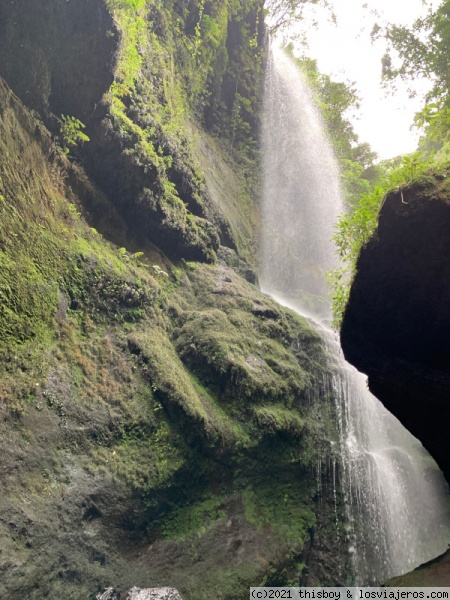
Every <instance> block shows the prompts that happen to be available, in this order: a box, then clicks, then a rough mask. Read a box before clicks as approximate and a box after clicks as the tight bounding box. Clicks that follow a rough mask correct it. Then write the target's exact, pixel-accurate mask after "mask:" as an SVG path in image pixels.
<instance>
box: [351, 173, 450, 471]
mask: <svg viewBox="0 0 450 600" xmlns="http://www.w3.org/2000/svg"><path fill="white" fill-rule="evenodd" d="M448 189H449V182H448V180H447V179H446V178H445V177H439V178H436V179H435V180H434V181H432V182H431V181H430V182H428V183H426V184H423V183H422V184H421V185H419V184H415V185H412V186H411V187H409V188H404V189H402V190H398V191H396V192H392V193H390V194H389V195H388V196H387V197H386V199H385V202H384V204H383V206H382V208H381V211H380V215H379V222H378V229H377V231H376V233H375V235H374V236H373V237H372V239H371V240H370V242H369V243H368V244H367V245H366V246H365V247H364V248H363V250H362V251H361V254H360V257H359V260H358V264H357V275H356V277H355V280H354V283H353V285H352V289H351V294H350V299H349V303H348V307H347V310H346V313H345V317H344V321H343V325H342V331H341V341H342V347H343V350H344V354H345V356H346V358H347V360H348V361H349V362H351V363H353V364H354V365H355V366H356V367H357V368H358V369H359V370H360V371H363V372H364V373H366V374H367V375H368V376H369V388H370V390H371V391H372V392H373V393H374V394H375V396H377V397H378V398H379V399H380V400H381V401H382V402H383V404H384V405H385V406H386V407H387V408H388V409H389V410H390V411H391V412H392V413H393V414H394V415H396V416H397V417H398V418H399V419H400V421H401V422H402V423H403V424H404V425H405V427H407V429H409V430H410V431H411V432H412V433H413V434H414V435H415V436H416V437H418V438H419V439H420V440H421V441H422V443H423V445H424V446H425V447H426V448H427V450H428V451H429V452H430V453H431V454H432V456H433V457H434V458H435V460H436V462H437V463H438V464H439V466H440V468H441V469H442V470H443V471H444V474H445V476H446V478H447V481H450V452H449V444H448V422H449V418H450V401H449V399H450V344H449V340H450V311H449V306H450V260H449V257H450V200H449V193H448Z"/></svg>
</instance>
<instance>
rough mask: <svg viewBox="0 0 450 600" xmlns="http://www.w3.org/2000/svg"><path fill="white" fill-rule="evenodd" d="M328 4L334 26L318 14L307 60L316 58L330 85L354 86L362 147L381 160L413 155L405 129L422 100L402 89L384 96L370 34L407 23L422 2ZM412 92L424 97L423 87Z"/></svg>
mask: <svg viewBox="0 0 450 600" xmlns="http://www.w3.org/2000/svg"><path fill="white" fill-rule="evenodd" d="M332 4H333V10H334V12H335V14H336V17H337V26H336V25H333V24H332V23H331V22H330V19H329V16H328V17H327V13H326V12H323V13H319V16H318V18H319V22H320V27H318V28H317V29H313V28H311V30H310V31H309V32H308V34H307V38H308V41H309V50H308V51H307V55H308V56H310V57H311V58H315V59H317V61H318V66H319V70H320V71H321V72H323V73H327V74H329V75H331V76H332V78H333V79H334V80H335V81H345V80H350V81H354V82H355V83H356V88H357V90H358V93H359V95H360V96H361V98H362V102H361V111H360V113H359V119H358V120H352V121H353V124H354V128H355V131H356V133H357V134H358V135H359V138H360V141H361V142H369V143H370V145H371V146H372V148H373V150H375V151H376V152H377V153H378V155H379V157H380V158H381V159H384V158H391V157H393V156H397V155H398V154H403V153H407V152H412V151H414V150H415V149H416V147H417V141H418V134H417V132H415V131H414V132H413V131H411V130H410V126H411V124H412V120H413V116H414V113H415V112H416V111H417V110H419V109H420V108H421V106H422V100H421V99H420V98H419V97H416V98H414V99H410V98H409V97H408V93H407V89H406V86H401V88H400V89H399V92H398V93H397V94H395V96H392V95H389V96H386V92H385V91H384V90H383V89H382V88H381V84H380V76H381V57H382V56H383V54H384V52H385V46H384V44H383V42H382V41H380V42H378V43H376V44H375V45H372V43H371V40H370V32H371V30H372V27H373V24H374V23H375V22H378V23H381V22H382V19H383V18H384V19H385V20H387V21H390V22H395V23H399V24H405V25H407V24H410V23H412V22H413V21H414V20H415V19H416V18H417V17H418V16H420V15H421V14H424V12H425V10H426V7H424V4H423V2H422V0H376V1H375V0H334V2H332ZM374 10H376V11H377V12H378V13H379V15H380V16H377V15H375V14H374ZM328 14H329V13H328ZM417 89H418V90H419V91H420V92H422V93H423V91H425V90H426V86H425V84H423V83H422V84H420V87H419V88H417Z"/></svg>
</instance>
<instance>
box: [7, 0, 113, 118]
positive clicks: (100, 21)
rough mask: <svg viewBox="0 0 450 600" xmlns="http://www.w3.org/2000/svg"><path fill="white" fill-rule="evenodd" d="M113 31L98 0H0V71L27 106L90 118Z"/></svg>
mask: <svg viewBox="0 0 450 600" xmlns="http://www.w3.org/2000/svg"><path fill="white" fill-rule="evenodd" d="M117 44H118V33H117V30H116V27H115V25H114V22H113V19H112V18H111V15H110V14H109V13H108V11H107V9H106V6H105V4H104V2H103V1H102V0H39V1H35V0H1V1H0V55H1V57H2V60H1V63H0V75H1V76H2V77H3V78H4V79H6V81H7V82H8V83H9V85H10V86H11V87H12V88H13V90H14V91H15V93H16V94H17V95H18V96H19V97H20V98H21V100H22V101H23V102H24V103H25V104H26V105H27V106H29V107H30V108H33V109H35V110H37V111H38V112H40V113H42V114H44V115H47V116H48V115H49V113H50V112H51V113H54V114H55V115H58V116H59V115H61V114H67V115H73V116H75V117H77V118H78V119H81V120H82V121H83V122H84V123H88V122H90V121H91V119H92V117H93V113H94V110H95V107H96V106H97V105H98V104H99V103H100V101H101V98H102V96H103V94H104V93H105V92H106V90H107V89H108V88H109V86H110V85H111V83H112V81H113V67H114V55H115V52H116V49H117Z"/></svg>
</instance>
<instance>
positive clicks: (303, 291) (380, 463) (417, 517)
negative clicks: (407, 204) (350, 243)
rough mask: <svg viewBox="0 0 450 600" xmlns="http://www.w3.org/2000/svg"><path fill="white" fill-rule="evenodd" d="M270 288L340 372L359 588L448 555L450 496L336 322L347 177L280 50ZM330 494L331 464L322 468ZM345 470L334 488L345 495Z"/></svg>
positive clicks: (268, 235)
mask: <svg viewBox="0 0 450 600" xmlns="http://www.w3.org/2000/svg"><path fill="white" fill-rule="evenodd" d="M262 149H263V173H264V177H263V209H262V212H263V216H262V235H261V266H260V280H261V286H262V289H263V291H265V292H266V293H268V294H270V295H271V296H273V297H274V298H275V299H277V300H278V301H279V302H280V303H282V304H285V305H287V306H290V307H291V308H293V309H294V310H296V311H297V312H299V313H300V314H302V315H304V316H308V317H310V318H312V319H314V320H315V322H316V323H317V326H318V327H319V328H320V329H321V331H322V334H323V336H324V338H325V340H326V342H327V344H328V346H329V348H330V352H331V354H332V355H333V357H334V360H335V363H336V368H335V369H334V371H333V372H332V373H330V374H329V376H328V377H329V380H328V381H327V382H326V387H329V388H330V389H331V390H332V394H333V397H334V399H335V404H336V413H337V421H338V423H337V427H338V430H339V438H340V456H341V473H342V474H341V479H342V487H343V493H344V498H345V502H346V507H347V512H348V520H349V523H350V524H351V536H350V543H349V549H348V550H349V552H350V553H351V555H352V562H353V568H354V571H355V573H354V575H355V576H356V582H357V584H358V585H374V584H379V583H381V582H383V581H384V580H386V579H388V578H389V577H391V576H394V575H398V574H401V573H404V572H406V571H409V570H411V569H413V568H415V567H416V566H418V565H419V564H421V563H423V562H425V561H427V560H429V559H431V558H434V557H435V556H437V555H438V554H440V553H441V552H444V551H445V550H446V549H447V541H448V537H447V533H448V523H449V517H448V504H447V495H448V490H447V488H446V484H445V482H444V480H443V478H442V476H441V474H440V473H439V472H438V470H437V467H436V465H435V464H434V463H433V461H432V459H431V458H430V457H429V455H428V454H427V453H426V452H425V450H424V449H423V447H422V446H421V444H420V443H419V442H418V441H417V440H416V439H415V438H414V437H413V436H411V435H410V434H409V433H408V432H407V431H406V430H405V429H404V428H403V427H402V425H401V424H400V423H399V422H398V421H397V420H396V419H395V417H393V416H392V415H391V414H390V413H389V412H388V411H386V409H385V408H384V407H383V406H382V405H381V403H380V402H379V401H378V400H377V399H376V398H374V396H372V395H371V394H370V392H369V391H368V389H367V385H366V380H365V377H364V376H363V375H361V374H360V373H358V372H357V371H356V370H355V369H354V368H353V367H351V366H350V365H349V364H348V363H346V362H345V360H344V358H343V356H342V352H341V350H340V347H339V344H338V342H337V340H336V339H335V337H334V335H333V333H332V332H331V331H330V330H329V329H328V328H327V326H326V324H327V322H328V321H329V318H330V307H329V302H328V299H327V293H328V290H327V286H326V283H325V273H326V271H328V270H329V269H331V268H334V267H336V266H337V259H336V257H335V253H334V248H333V244H332V242H331V237H332V234H333V228H334V225H335V223H336V222H337V219H338V215H339V214H340V213H341V212H342V211H343V203H342V196H341V192H340V186H339V172H338V167H337V164H336V160H335V158H334V155H333V152H332V150H331V147H330V144H329V143H328V141H327V139H326V136H325V134H324V131H323V127H322V124H321V120H320V117H319V114H318V112H317V109H316V108H315V105H314V101H313V98H312V95H311V92H310V91H309V89H308V87H307V85H306V84H305V82H304V81H303V77H302V75H301V74H300V72H299V70H298V68H297V67H296V66H295V64H294V63H293V62H292V61H291V59H290V58H289V57H288V56H287V55H286V54H285V53H284V52H283V51H282V50H280V49H278V48H275V47H272V49H271V51H270V54H269V59H268V66H267V74H266V83H265V94H264V111H263V134H262ZM317 471H318V487H319V490H320V486H321V483H320V481H319V479H320V478H321V471H322V465H321V463H320V462H319V463H318V469H317ZM335 477H336V474H335V467H333V479H334V482H333V486H334V492H333V493H335Z"/></svg>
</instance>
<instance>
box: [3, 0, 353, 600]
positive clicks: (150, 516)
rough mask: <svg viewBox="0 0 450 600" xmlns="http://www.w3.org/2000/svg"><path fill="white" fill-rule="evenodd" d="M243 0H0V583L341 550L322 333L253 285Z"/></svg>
mask: <svg viewBox="0 0 450 600" xmlns="http://www.w3.org/2000/svg"><path fill="white" fill-rule="evenodd" d="M75 5H76V6H75ZM263 14H264V13H263V8H262V2H261V1H259V0H249V1H248V2H245V3H243V2H239V1H234V0H233V1H225V0H224V1H223V2H222V1H221V2H212V1H208V0H198V1H194V2H191V3H189V6H186V3H185V2H181V1H179V2H178V1H175V0H174V1H172V2H164V3H162V2H159V1H157V0H148V1H144V0H108V1H107V2H106V4H105V3H103V2H101V1H100V0H98V1H94V2H93V1H92V0H80V2H78V3H73V2H69V3H68V2H66V1H65V0H61V1H59V0H57V1H56V2H55V1H54V0H51V1H50V0H39V1H36V0H33V1H31V0H30V1H28V0H25V4H22V5H21V7H19V6H18V5H17V3H0V17H1V18H0V34H1V35H0V48H1V51H2V55H3V56H4V57H5V61H4V62H2V65H0V75H2V76H4V78H5V79H6V81H7V82H8V83H10V85H11V87H12V88H13V91H11V89H10V88H9V87H8V85H6V84H5V83H3V80H1V82H0V107H1V108H0V211H1V220H0V221H1V222H0V267H1V268H0V282H1V285H0V290H1V291H0V294H1V296H0V298H1V305H0V410H1V412H2V419H1V420H0V430H1V435H0V439H1V451H2V456H3V459H4V460H3V470H2V472H1V473H0V480H1V483H2V487H3V490H4V493H3V494H2V497H1V498H0V507H1V511H0V512H1V514H2V518H1V519H0V537H1V540H2V549H3V552H1V553H0V572H1V573H2V575H3V576H2V578H1V583H0V595H3V596H5V597H6V596H7V597H9V598H15V597H17V598H19V597H20V598H21V597H24V596H26V597H27V598H30V599H33V598H36V599H38V598H39V599H40V598H42V597H48V598H55V599H56V598H58V599H59V598H61V597H62V596H64V597H65V598H73V599H77V600H78V598H80V597H82V596H83V597H86V598H93V597H95V594H96V592H98V591H99V589H100V588H101V587H102V586H105V585H111V584H113V585H114V586H116V587H118V588H119V589H125V588H129V587H131V586H132V585H139V586H142V587H148V586H154V585H174V586H176V587H177V588H178V589H179V590H180V591H181V592H182V593H183V597H185V598H186V599H187V600H189V598H196V599H202V598H205V599H206V598H211V597H215V598H222V600H235V599H236V600H237V599H241V598H244V597H246V596H247V595H248V587H249V586H250V585H257V584H265V583H267V584H274V585H276V584H281V583H282V584H286V583H289V582H291V583H298V582H299V581H300V580H302V581H307V580H314V581H318V582H321V583H324V584H327V583H330V584H331V583H336V582H341V580H342V579H343V578H344V577H345V575H344V576H341V574H340V571H339V567H340V566H342V567H343V568H342V573H346V572H348V569H347V565H346V561H347V555H346V553H345V551H344V550H343V547H344V544H345V539H346V538H345V531H344V518H343V514H342V513H343V510H342V506H341V503H340V495H339V489H338V490H337V497H336V499H335V497H334V490H333V488H332V487H331V484H330V486H328V487H327V485H326V482H325V485H324V486H322V487H321V493H319V492H318V488H317V474H316V462H317V460H318V459H319V458H320V459H321V460H323V461H324V464H326V461H327V459H329V458H330V457H331V456H332V454H333V447H332V443H331V442H332V441H333V439H334V437H335V435H336V432H335V430H334V426H333V422H334V419H333V410H334V408H333V403H332V401H331V398H330V397H329V394H328V392H327V391H326V390H322V384H321V382H322V381H323V372H324V370H325V369H327V368H329V367H330V360H329V357H328V354H327V352H326V349H325V348H324V345H323V343H322V341H321V339H320V338H319V336H318V334H317V333H316V332H315V330H314V329H313V328H312V326H311V324H310V323H309V322H308V321H306V320H304V319H301V318H299V317H298V316H296V315H295V314H294V313H292V312H291V311H289V310H287V309H283V308H281V307H279V306H278V305H276V304H275V303H274V302H272V301H271V300H270V299H268V298H267V297H265V296H263V295H262V294H261V293H260V292H259V291H258V290H257V288H256V287H255V286H254V285H253V284H252V283H251V282H254V281H255V275H254V272H253V269H252V263H253V261H254V247H255V232H254V230H255V224H256V221H257V218H256V210H255V197H256V190H257V183H258V182H257V175H256V173H257V166H258V163H257V159H258V154H257V148H256V141H255V140H256V136H257V130H258V103H259V96H260V95H259V86H260V83H261V76H262V72H263V58H264V48H263V38H264V27H263ZM42 15H45V19H44V20H42ZM36 20H38V22H39V23H40V24H41V26H40V27H36ZM12 21H14V23H15V26H14V27H11V22H12ZM50 34H51V35H50ZM49 38H51V40H52V44H49V43H48V39H49ZM55 48H56V49H59V50H60V56H58V53H57V52H56V51H55ZM90 52H94V53H95V58H94V59H93V60H92V61H89V60H88V59H89V57H90ZM13 92H16V93H17V94H18V96H19V97H20V99H21V100H22V101H23V102H24V103H25V104H27V105H28V107H29V108H31V109H32V111H31V110H29V109H28V108H25V107H24V105H23V104H22V103H21V101H20V100H19V98H18V97H17V96H16V95H15V94H14V93H13ZM84 126H85V127H84ZM81 134H83V135H81ZM83 136H86V137H83ZM87 138H89V139H87ZM60 146H62V148H61V147H60ZM67 150H68V152H67ZM313 396H314V398H315V399H316V400H315V402H314V403H313V402H312V401H311V398H312V397H313ZM316 396H317V398H316ZM322 472H323V473H324V476H325V477H326V468H324V470H323V471H322ZM335 500H337V503H336V502H335ZM336 511H337V514H338V515H339V517H340V518H339V523H338V524H336ZM341 517H342V518H341ZM319 553H320V556H323V555H324V554H325V555H330V557H331V556H332V555H336V556H342V561H341V564H339V565H338V564H337V563H336V561H335V560H331V558H330V561H329V562H326V561H325V566H324V565H322V564H320V562H321V561H319V560H318V559H317V557H318V556H319ZM344 563H345V564H344ZM328 565H329V566H328ZM308 578H309V579H308Z"/></svg>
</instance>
